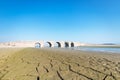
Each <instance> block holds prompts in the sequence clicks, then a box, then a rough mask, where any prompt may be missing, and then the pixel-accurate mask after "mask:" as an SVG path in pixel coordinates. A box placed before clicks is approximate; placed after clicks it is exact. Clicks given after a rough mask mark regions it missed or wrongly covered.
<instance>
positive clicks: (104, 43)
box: [102, 43, 116, 45]
mask: <svg viewBox="0 0 120 80" xmlns="http://www.w3.org/2000/svg"><path fill="white" fill-rule="evenodd" d="M102 45H116V44H114V43H103V44H102Z"/></svg>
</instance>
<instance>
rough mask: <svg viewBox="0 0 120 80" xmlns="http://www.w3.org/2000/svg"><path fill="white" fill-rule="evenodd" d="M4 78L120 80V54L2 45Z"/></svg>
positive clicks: (1, 75) (1, 79)
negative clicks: (19, 47)
mask: <svg viewBox="0 0 120 80" xmlns="http://www.w3.org/2000/svg"><path fill="white" fill-rule="evenodd" d="M0 80H120V54H112V53H103V52H101V53H100V52H88V51H75V50H65V49H35V48H25V49H18V48H0Z"/></svg>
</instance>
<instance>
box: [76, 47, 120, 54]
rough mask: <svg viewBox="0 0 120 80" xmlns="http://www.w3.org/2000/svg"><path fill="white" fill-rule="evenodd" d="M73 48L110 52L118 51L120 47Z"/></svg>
mask: <svg viewBox="0 0 120 80" xmlns="http://www.w3.org/2000/svg"><path fill="white" fill-rule="evenodd" d="M74 49H75V50H83V51H95V52H96V51H97V52H111V53H120V48H110V47H105V48H103V47H77V48H74Z"/></svg>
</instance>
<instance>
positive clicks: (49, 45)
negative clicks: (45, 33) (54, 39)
mask: <svg viewBox="0 0 120 80" xmlns="http://www.w3.org/2000/svg"><path fill="white" fill-rule="evenodd" d="M46 43H47V44H48V47H52V43H51V42H49V41H47V42H46ZM46 43H45V44H44V45H45V46H46Z"/></svg>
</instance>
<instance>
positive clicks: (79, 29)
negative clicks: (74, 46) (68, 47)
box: [0, 0, 120, 44]
mask: <svg viewBox="0 0 120 80" xmlns="http://www.w3.org/2000/svg"><path fill="white" fill-rule="evenodd" d="M119 3H120V1H119V0H69V1H68V0H29V1H28V0H24V1H23V0H20V1H19V0H2V1H0V30H1V31H0V42H6V41H20V40H46V41H47V40H54V41H61V40H62V41H63V40H64V41H67V40H68V41H79V42H83V43H115V44H120V37H119V34H120V22H119V21H120V5H119Z"/></svg>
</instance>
